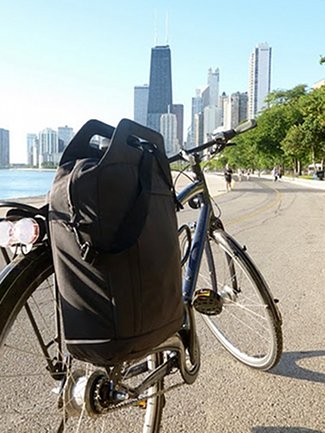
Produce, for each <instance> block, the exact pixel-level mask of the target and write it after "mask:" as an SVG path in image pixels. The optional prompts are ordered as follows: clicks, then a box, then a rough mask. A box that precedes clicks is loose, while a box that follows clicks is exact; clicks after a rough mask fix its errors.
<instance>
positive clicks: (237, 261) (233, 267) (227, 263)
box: [197, 230, 283, 370]
mask: <svg viewBox="0 0 325 433" xmlns="http://www.w3.org/2000/svg"><path fill="white" fill-rule="evenodd" d="M206 271H208V273H206ZM197 287H198V288H200V287H204V288H209V289H212V290H214V291H217V292H218V293H219V295H220V296H221V299H222V302H223V306H222V311H221V313H220V314H217V315H206V314H202V318H203V319H204V321H205V323H206V324H207V326H208V328H209V329H210V330H211V331H212V334H213V335H214V336H215V337H216V338H217V339H218V340H219V342H220V343H221V344H222V345H223V347H224V348H225V349H226V350H227V351H228V352H229V353H230V354H231V355H233V356H234V357H235V358H236V359H238V360H239V361H241V362H242V363H244V364H246V365H248V366H250V367H252V368H255V369H258V370H269V369H271V368H273V367H274V366H275V365H276V364H277V363H278V361H279V360H280V357H281V354H282V345H283V337H282V328H281V325H282V320H281V315H280V312H279V310H278V307H277V305H276V302H275V300H274V299H273V297H272V295H271V292H270V290H269V288H268V286H267V284H266V282H265V280H264V278H263V277H262V275H261V273H260V272H259V270H258V269H257V267H256V266H255V264H254V263H253V261H252V260H251V259H250V257H249V256H248V254H247V253H246V251H245V249H244V248H242V247H241V246H240V245H239V244H238V243H237V242H236V241H235V240H234V239H233V238H232V237H231V236H230V235H229V234H227V233H226V232H225V231H223V230H216V231H215V232H214V233H213V236H212V237H210V238H209V239H208V241H207V243H206V246H205V251H204V255H203V258H202V263H201V267H200V274H199V279H198V283H197Z"/></svg>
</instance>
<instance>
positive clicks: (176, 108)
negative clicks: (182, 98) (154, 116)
mask: <svg viewBox="0 0 325 433" xmlns="http://www.w3.org/2000/svg"><path fill="white" fill-rule="evenodd" d="M171 112H172V113H173V114H175V115H176V119H177V139H178V143H179V145H180V146H181V147H183V143H184V105H183V104H173V106H172V109H171Z"/></svg>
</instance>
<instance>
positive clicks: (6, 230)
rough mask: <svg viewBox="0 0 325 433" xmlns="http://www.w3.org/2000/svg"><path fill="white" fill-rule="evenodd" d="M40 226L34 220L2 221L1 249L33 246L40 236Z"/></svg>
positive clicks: (0, 232) (0, 224)
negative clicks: (17, 245)
mask: <svg viewBox="0 0 325 433" xmlns="http://www.w3.org/2000/svg"><path fill="white" fill-rule="evenodd" d="M39 232H40V229H39V225H38V224H37V222H36V221H35V220H34V219H33V218H22V219H20V220H18V221H9V220H2V221H0V247H3V248H7V247H11V246H12V245H15V244H22V245H32V244H33V243H34V242H35V241H36V240H37V238H38V236H39Z"/></svg>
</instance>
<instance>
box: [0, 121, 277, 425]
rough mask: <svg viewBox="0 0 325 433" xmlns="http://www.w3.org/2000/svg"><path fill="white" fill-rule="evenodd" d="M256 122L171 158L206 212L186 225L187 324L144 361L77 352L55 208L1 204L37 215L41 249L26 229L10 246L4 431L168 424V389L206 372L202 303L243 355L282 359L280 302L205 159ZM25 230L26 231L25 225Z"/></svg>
mask: <svg viewBox="0 0 325 433" xmlns="http://www.w3.org/2000/svg"><path fill="white" fill-rule="evenodd" d="M254 126H255V122H254V121H248V122H246V123H244V124H242V125H240V126H239V127H237V128H236V129H234V130H229V131H224V132H222V133H218V134H215V135H214V136H213V137H212V139H211V140H210V141H209V142H207V143H205V144H203V145H201V146H198V147H196V148H194V149H191V150H188V151H185V150H183V151H181V152H180V154H178V155H175V156H174V157H172V158H170V163H173V162H175V161H177V160H183V161H187V162H188V163H189V165H190V166H191V168H192V173H193V176H192V177H191V182H190V184H189V185H187V186H186V187H185V188H184V189H183V190H182V191H181V192H179V194H178V195H177V199H178V202H179V203H180V205H181V207H183V208H184V207H185V206H187V205H189V206H190V209H196V211H197V212H198V213H199V215H198V218H197V220H196V221H195V222H188V223H183V224H182V225H181V226H180V228H179V239H180V249H181V252H182V263H181V265H182V269H183V273H184V283H183V288H182V290H183V299H184V310H185V313H186V314H185V321H184V325H183V327H182V329H180V331H179V332H178V333H177V334H176V335H174V336H173V337H171V338H169V339H168V340H167V341H166V342H164V343H163V344H161V345H160V346H159V347H156V348H153V349H152V351H150V353H148V354H147V356H146V357H145V358H144V359H142V360H134V362H127V363H126V362H125V363H122V364H120V365H117V366H112V367H110V368H106V369H105V368H103V367H101V366H94V365H90V364H86V363H82V362H80V361H77V360H75V359H73V358H72V357H71V356H70V355H69V353H67V351H66V349H65V343H64V337H63V333H62V319H61V315H60V305H59V295H58V289H57V286H56V284H55V275H54V274H53V264H52V258H51V250H50V247H49V239H48V236H47V207H46V206H44V207H42V208H40V209H37V208H35V207H33V206H30V205H26V204H22V203H16V202H10V201H2V202H0V207H5V208H7V209H8V210H7V213H6V217H5V218H4V219H3V220H2V222H1V223H2V224H8V225H9V226H10V227H11V224H16V226H17V225H18V222H19V223H20V222H21V221H26V220H28V221H29V224H30V223H32V225H33V230H34V231H33V232H32V237H33V242H34V244H33V246H32V248H31V247H26V245H25V244H24V242H25V243H27V242H26V239H25V240H24V242H23V241H22V240H21V239H20V238H19V236H18V235H19V233H18V235H16V239H15V241H14V242H12V243H13V244H14V245H11V246H8V247H5V246H2V247H1V251H2V254H3V257H4V259H5V261H6V263H7V266H6V267H5V268H4V270H3V271H2V272H1V274H0V310H1V314H0V389H1V400H0V419H1V431H3V432H6V431H13V429H14V431H16V432H17V433H20V432H31V431H33V432H38V431H55V432H57V433H60V432H79V431H86V432H90V431H102V432H104V431H105V432H109V431H114V432H117V431H128V432H129V431H132V432H137V431H143V432H144V433H155V432H159V429H160V424H161V417H162V412H163V408H164V405H165V393H166V392H167V391H169V390H172V389H174V388H175V387H178V386H181V385H182V384H184V383H187V384H192V383H193V382H194V381H195V379H196V378H197V375H198V373H199V369H200V348H199V341H198V337H197V333H196V328H195V326H196V321H195V311H196V312H198V313H199V314H201V316H202V318H203V319H204V321H205V323H206V324H207V325H208V327H209V329H210V330H211V331H212V333H213V335H214V336H215V337H216V338H217V339H218V340H219V342H220V343H221V344H222V345H223V346H224V348H225V349H227V350H228V351H229V352H230V354H231V355H233V356H234V357H235V358H236V359H238V360H239V361H241V362H243V363H244V364H246V365H248V366H250V367H252V368H255V369H259V370H268V369H270V368H272V367H274V366H275V365H276V364H277V362H278V361H279V359H280V357H281V353H282V331H281V325H282V321H281V314H280V312H279V309H278V306H277V302H276V300H274V299H273V296H272V294H271V292H270V290H269V288H268V286H267V284H266V282H265V280H264V278H263V277H262V275H261V274H260V272H259V270H258V269H257V268H256V266H255V265H254V263H253V262H252V260H251V259H250V258H249V256H248V254H247V252H246V251H245V248H243V247H241V246H240V245H239V244H238V243H237V242H236V241H235V240H234V239H233V238H232V237H231V236H230V235H229V234H227V233H226V231H225V230H224V226H223V224H222V222H221V219H220V215H216V214H215V211H214V209H215V202H214V200H213V199H212V198H211V197H210V194H209V190H208V186H207V183H206V179H205V173H204V171H203V169H202V167H201V160H202V159H203V158H204V152H206V151H207V150H209V154H210V155H216V154H218V153H220V152H221V151H222V150H223V149H224V148H225V147H226V146H227V145H228V144H229V143H228V142H229V140H230V139H231V138H233V137H234V136H235V135H236V134H239V133H242V132H245V131H247V130H249V129H251V128H252V127H254ZM11 228H12V227H11ZM20 235H26V233H25V232H24V230H23V229H22V228H20ZM23 237H24V236H23ZM25 238H26V236H25ZM12 250H13V253H11V252H10V251H12ZM21 369H24V370H23V371H21ZM178 372H179V373H180V375H179V374H175V373H178ZM179 376H180V378H181V380H176V377H177V378H179ZM167 381H168V386H166V383H167Z"/></svg>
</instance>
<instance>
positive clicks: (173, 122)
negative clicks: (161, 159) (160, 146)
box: [160, 108, 179, 156]
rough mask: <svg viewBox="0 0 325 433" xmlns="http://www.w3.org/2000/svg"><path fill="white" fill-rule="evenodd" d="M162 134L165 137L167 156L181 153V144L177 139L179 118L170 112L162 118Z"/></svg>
mask: <svg viewBox="0 0 325 433" xmlns="http://www.w3.org/2000/svg"><path fill="white" fill-rule="evenodd" d="M160 132H161V134H162V135H163V137H164V141H165V149H166V154H167V155H168V156H171V155H174V154H176V153H177V152H178V151H179V142H178V138H177V117H176V114H173V113H171V112H170V108H168V113H164V114H162V115H161V116H160Z"/></svg>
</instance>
